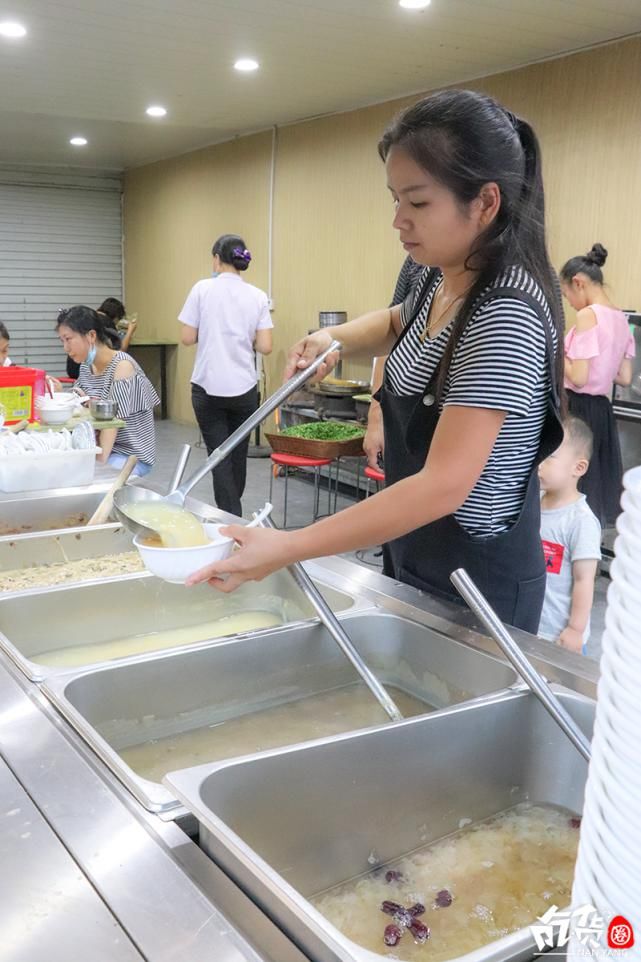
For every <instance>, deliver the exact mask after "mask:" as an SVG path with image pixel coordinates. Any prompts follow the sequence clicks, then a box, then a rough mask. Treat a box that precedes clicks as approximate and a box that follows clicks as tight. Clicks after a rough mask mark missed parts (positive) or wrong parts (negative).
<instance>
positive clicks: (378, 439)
mask: <svg viewBox="0 0 641 962" xmlns="http://www.w3.org/2000/svg"><path fill="white" fill-rule="evenodd" d="M384 449H385V435H384V431H383V414H382V412H381V408H380V405H379V404H377V403H376V401H372V402H371V405H370V409H369V417H368V418H367V431H366V432H365V437H364V438H363V450H364V451H365V454H366V455H367V463H368V465H369V467H370V468H376V469H377V470H380V464H379V460H382V459H383V453H384Z"/></svg>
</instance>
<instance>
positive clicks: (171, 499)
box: [114, 341, 341, 538]
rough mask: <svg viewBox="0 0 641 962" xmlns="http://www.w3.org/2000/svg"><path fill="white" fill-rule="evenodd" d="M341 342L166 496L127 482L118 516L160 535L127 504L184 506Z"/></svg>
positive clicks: (116, 506)
mask: <svg viewBox="0 0 641 962" xmlns="http://www.w3.org/2000/svg"><path fill="white" fill-rule="evenodd" d="M340 349H341V344H340V341H332V343H331V344H330V345H329V347H328V348H327V349H326V350H325V351H323V352H322V354H319V355H318V357H317V358H315V360H313V361H312V362H311V364H310V365H309V367H306V368H304V370H302V371H299V372H298V373H297V374H294V376H293V377H291V378H290V379H289V381H286V382H285V384H283V386H282V387H280V388H279V389H278V391H276V392H275V393H274V394H272V396H271V397H269V398H267V400H266V401H265V402H264V404H261V406H260V407H259V408H258V409H257V410H256V411H254V413H253V414H251V415H250V416H249V417H248V418H247V420H246V421H244V422H243V423H242V424H241V426H240V427H239V428H237V429H236V430H235V431H234V432H233V433H232V434H230V435H229V437H228V438H227V439H226V440H225V441H223V443H222V444H221V445H219V447H217V448H216V450H215V451H212V453H211V454H210V455H209V457H208V458H207V460H206V461H205V463H204V464H203V465H202V466H201V467H200V468H198V470H197V471H195V472H194V474H192V475H191V476H190V477H189V478H187V480H186V481H184V482H183V484H181V485H180V487H177V488H176V489H175V490H174V491H171V492H170V493H169V494H167V495H165V496H163V495H161V494H158V493H157V492H156V491H150V490H149V489H148V488H141V487H138V486H133V485H126V486H125V487H124V488H121V489H120V491H118V492H116V494H115V495H114V511H115V513H116V515H117V516H118V519H119V521H121V522H122V523H123V524H124V525H126V526H127V527H128V528H129V529H130V530H131V531H133V532H135V534H139V535H142V537H143V538H149V537H153V536H154V535H156V531H155V530H154V529H153V528H150V527H148V526H147V525H145V524H141V522H140V521H135V520H134V519H133V518H132V517H130V516H129V514H128V513H127V506H128V505H131V504H134V503H139V502H141V501H155V502H157V503H160V502H164V503H165V504H175V505H178V507H181V508H182V507H184V504H185V498H186V497H187V495H188V494H189V492H190V491H191V489H192V488H193V487H194V486H195V485H196V484H198V482H199V481H201V480H202V479H203V478H204V477H205V476H206V475H207V474H208V473H209V472H210V471H211V470H212V469H213V468H215V467H217V466H218V465H219V464H220V462H221V461H224V459H225V458H226V457H227V455H228V454H231V452H232V451H233V450H234V448H235V447H236V445H238V444H240V442H241V441H243V440H244V439H245V438H246V437H247V436H248V435H249V434H251V432H252V431H253V430H254V428H256V427H258V425H259V424H261V423H262V422H263V421H264V420H265V418H267V417H269V415H270V414H271V413H272V412H273V411H275V410H276V408H277V407H280V405H281V404H282V403H283V401H286V400H287V398H288V397H290V395H292V394H294V393H295V392H296V391H298V390H300V388H301V387H302V386H303V384H305V382H306V381H308V380H309V379H310V377H312V376H313V375H314V374H315V373H316V371H317V370H318V369H319V367H320V366H321V365H322V364H323V363H324V361H325V360H326V358H327V356H328V355H329V354H332V353H334V352H335V351H340Z"/></svg>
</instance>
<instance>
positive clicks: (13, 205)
mask: <svg viewBox="0 0 641 962" xmlns="http://www.w3.org/2000/svg"><path fill="white" fill-rule="evenodd" d="M52 176H53V175H49V177H48V178H47V179H51V178H52ZM60 179H61V181H62V183H60V184H47V183H42V184H38V183H29V182H26V183H20V182H18V183H12V182H10V180H11V178H9V177H7V176H6V175H5V176H3V174H2V172H0V320H2V321H3V322H4V323H5V325H6V326H7V328H8V330H9V333H10V335H11V347H10V355H11V359H12V360H13V362H14V363H16V364H27V365H30V366H31V367H42V368H45V369H46V370H47V371H49V372H50V373H51V374H58V375H60V374H64V373H65V364H66V357H65V354H64V352H63V350H62V347H61V345H60V341H59V340H58V337H57V335H56V333H55V329H54V328H55V322H56V317H57V314H58V310H59V308H60V307H70V306H71V305H72V304H89V305H90V306H91V307H97V306H98V305H99V304H100V303H101V301H102V300H104V298H105V297H107V296H109V295H111V296H114V297H122V221H121V191H120V185H119V182H118V180H117V179H116V178H112V179H107V178H105V180H104V183H103V181H101V180H100V179H97V180H96V186H94V185H93V184H91V186H89V187H87V186H84V185H82V181H84V183H85V184H86V183H87V182H89V183H91V178H81V185H79V186H70V185H69V183H68V181H69V179H70V178H69V177H68V176H67V177H66V178H62V177H61V178H60ZM3 181H5V182H3Z"/></svg>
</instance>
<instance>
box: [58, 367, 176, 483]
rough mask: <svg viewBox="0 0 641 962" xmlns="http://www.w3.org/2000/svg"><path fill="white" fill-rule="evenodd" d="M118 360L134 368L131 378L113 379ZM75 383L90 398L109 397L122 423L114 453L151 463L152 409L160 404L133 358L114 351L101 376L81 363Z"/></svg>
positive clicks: (153, 445) (153, 449)
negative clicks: (123, 423)
mask: <svg viewBox="0 0 641 962" xmlns="http://www.w3.org/2000/svg"><path fill="white" fill-rule="evenodd" d="M120 361H129V362H130V363H131V364H132V365H133V367H134V374H133V376H132V377H126V378H119V379H116V377H115V374H116V368H117V366H118V363H119V362H120ZM76 384H77V385H78V387H79V388H81V389H82V390H83V391H84V392H85V394H88V395H89V396H90V397H97V398H101V399H103V400H104V399H106V398H109V399H111V400H114V401H115V402H116V404H117V405H118V417H119V418H121V419H122V420H123V421H125V426H124V428H119V429H118V434H117V435H116V440H115V443H114V446H113V449H112V450H113V452H114V453H115V454H124V455H126V456H129V455H130V454H135V455H136V457H137V458H138V460H139V461H143V462H144V463H145V464H153V463H154V459H155V456H156V431H155V427H154V407H155V406H156V405H157V404H160V398H159V397H158V395H157V394H156V391H155V389H154V386H153V384H152V383H151V381H150V380H149V378H148V377H147V375H146V374H145V373H144V371H143V370H142V368H141V367H140V365H139V364H137V363H136V361H134V359H133V357H131V355H130V354H126V353H125V352H124V351H117V352H116V354H115V355H114V357H113V359H112V361H111V363H110V364H109V367H107V368H106V370H104V371H103V372H102V374H94V373H93V371H92V370H91V368H90V367H89V365H88V364H84V363H83V364H81V365H80V374H79V375H78V380H77V381H76Z"/></svg>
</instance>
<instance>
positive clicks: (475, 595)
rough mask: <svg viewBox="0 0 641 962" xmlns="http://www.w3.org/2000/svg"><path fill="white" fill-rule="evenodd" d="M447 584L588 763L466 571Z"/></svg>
mask: <svg viewBox="0 0 641 962" xmlns="http://www.w3.org/2000/svg"><path fill="white" fill-rule="evenodd" d="M450 581H451V582H452V584H453V585H454V587H455V588H456V590H457V591H458V593H459V594H460V595H461V597H462V598H463V599H464V601H466V602H467V604H468V605H469V606H470V608H471V610H472V611H473V612H474V614H475V615H476V616H477V617H478V618H479V619H480V620H481V621H482V622H483V624H484V625H485V627H486V628H487V630H488V631H489V633H490V634H491V636H492V638H494V641H495V642H496V643H497V645H498V646H499V648H500V649H501V651H502V652H503V654H504V655H505V657H506V658H507V659H508V660H509V661H510V662H511V664H512V665H513V666H514V668H515V669H516V671H517V672H518V673H519V675H520V676H521V678H522V679H523V680H524V681H525V682H526V683H527V685H529V687H530V688H531V690H532V691H533V692H534V694H535V695H536V697H537V698H538V699H539V701H540V702H541V704H542V705H543V707H544V708H545V710H546V711H548V712H549V713H550V715H551V716H552V718H553V719H554V721H555V722H556V723H557V725H558V726H559V727H560V728H561V729H562V730H563V732H564V733H565V734H566V735H567V736H568V738H569V739H570V741H571V742H572V744H573V745H574V747H575V748H576V749H578V751H579V752H580V753H581V755H583V757H584V758H585V760H586V762H589V761H590V755H591V749H590V742H589V741H588V739H587V738H586V737H585V735H584V734H583V732H582V731H581V729H580V728H579V726H578V725H577V723H576V722H575V721H574V719H573V718H572V716H571V715H570V714H569V712H567V711H566V710H565V708H564V707H563V705H562V704H561V702H560V701H559V699H558V698H557V697H556V695H555V694H554V692H553V691H552V689H551V688H550V686H549V685H548V683H547V681H546V680H545V678H544V677H543V676H542V675H541V674H539V672H538V671H537V670H536V668H535V667H534V665H533V664H532V662H531V661H530V659H529V658H527V657H526V656H525V655H524V654H523V652H522V651H521V649H520V648H519V646H518V645H517V643H516V642H515V641H514V639H513V638H512V636H511V635H510V634H509V632H507V631H506V629H505V627H504V625H503V622H502V621H501V619H500V618H499V616H498V615H497V613H496V612H495V611H494V609H493V608H492V606H491V605H490V603H489V601H488V600H487V598H486V597H485V596H484V595H483V594H482V593H481V592H480V591H479V589H478V588H477V587H476V585H475V584H474V582H473V581H472V579H471V578H470V576H469V575H468V573H467V571H465V569H464V568H458V569H457V570H456V571H453V572H452V574H451V575H450Z"/></svg>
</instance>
